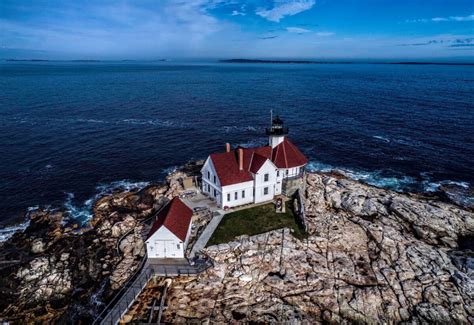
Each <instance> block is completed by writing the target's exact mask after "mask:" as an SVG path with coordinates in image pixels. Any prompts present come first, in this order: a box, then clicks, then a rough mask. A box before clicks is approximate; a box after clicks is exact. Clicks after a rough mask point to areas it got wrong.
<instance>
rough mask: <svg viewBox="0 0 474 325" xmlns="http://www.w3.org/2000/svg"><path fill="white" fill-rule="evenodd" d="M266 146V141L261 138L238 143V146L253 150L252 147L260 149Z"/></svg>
mask: <svg viewBox="0 0 474 325" xmlns="http://www.w3.org/2000/svg"><path fill="white" fill-rule="evenodd" d="M267 144H268V141H267V140H265V139H262V138H258V139H253V140H250V141H247V142H243V143H239V144H238V145H239V146H241V147H244V148H253V147H261V146H265V145H267Z"/></svg>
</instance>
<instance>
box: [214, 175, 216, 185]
mask: <svg viewBox="0 0 474 325" xmlns="http://www.w3.org/2000/svg"><path fill="white" fill-rule="evenodd" d="M214 184H216V176H214Z"/></svg>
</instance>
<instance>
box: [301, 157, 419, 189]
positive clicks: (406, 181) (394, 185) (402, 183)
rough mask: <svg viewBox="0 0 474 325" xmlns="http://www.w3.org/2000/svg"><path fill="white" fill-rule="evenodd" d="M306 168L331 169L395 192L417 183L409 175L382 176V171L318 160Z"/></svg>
mask: <svg viewBox="0 0 474 325" xmlns="http://www.w3.org/2000/svg"><path fill="white" fill-rule="evenodd" d="M307 168H308V170H309V171H319V172H326V173H327V172H331V171H335V172H339V173H341V174H343V175H344V176H347V177H349V178H351V179H354V180H357V181H361V182H364V183H366V184H369V185H373V186H377V187H381V188H386V189H389V190H392V191H397V192H405V191H408V190H409V189H411V188H413V186H414V185H415V184H416V183H417V181H416V180H415V179H414V178H413V177H410V176H402V177H395V176H384V175H383V172H382V171H373V172H368V171H358V170H352V169H348V168H339V167H334V166H331V165H328V164H324V163H319V162H310V163H309V164H308V166H307Z"/></svg>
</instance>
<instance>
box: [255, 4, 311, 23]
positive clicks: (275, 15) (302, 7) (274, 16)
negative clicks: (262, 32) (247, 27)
mask: <svg viewBox="0 0 474 325" xmlns="http://www.w3.org/2000/svg"><path fill="white" fill-rule="evenodd" d="M314 4H315V1H314V0H293V1H281V0H280V1H275V5H274V7H273V8H272V9H263V8H259V9H257V10H256V11H255V14H257V15H258V16H260V17H263V18H265V19H267V20H269V21H273V22H276V23H278V22H280V20H281V19H283V18H284V17H285V16H294V15H296V14H299V13H300V12H303V11H306V10H309V9H311V8H312V7H313V6H314Z"/></svg>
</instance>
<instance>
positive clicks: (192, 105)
mask: <svg viewBox="0 0 474 325" xmlns="http://www.w3.org/2000/svg"><path fill="white" fill-rule="evenodd" d="M0 68H1V73H0V155H1V156H0V197H1V200H0V220H8V219H11V218H13V217H16V216H18V215H22V214H23V213H24V212H25V211H26V210H27V209H28V208H29V207H34V206H38V205H40V206H41V205H52V206H53V207H55V206H63V205H64V204H66V207H67V208H68V209H69V210H70V211H71V213H72V215H74V216H75V217H77V218H82V219H84V218H87V216H88V213H89V212H88V211H89V210H88V209H89V208H90V204H91V202H92V201H91V200H90V199H91V198H93V197H94V195H96V194H97V193H99V192H102V191H105V190H107V189H110V188H112V187H115V186H133V183H135V182H150V181H157V180H160V179H162V178H163V176H164V175H165V174H166V172H167V170H169V169H170V168H172V167H173V166H178V165H181V164H182V163H183V162H186V161H188V160H190V159H196V158H204V157H206V155H207V154H208V153H210V152H213V151H219V150H223V149H224V143H225V142H231V143H232V144H245V145H253V144H264V143H265V141H266V138H265V137H264V136H263V128H264V127H265V126H267V124H268V123H269V111H270V109H273V111H274V112H278V113H279V114H280V115H281V117H282V118H283V120H284V121H285V122H286V124H287V125H288V126H289V127H290V138H291V139H292V140H293V141H294V142H295V143H296V144H297V145H298V146H299V147H300V148H301V149H302V151H303V152H304V153H305V154H306V155H307V156H308V157H309V158H310V160H311V161H312V164H311V167H312V168H316V169H327V168H339V169H342V170H344V171H345V172H346V173H348V174H349V175H352V176H353V177H355V178H359V179H362V180H365V181H367V182H369V183H372V184H378V185H380V186H385V187H390V188H393V189H396V190H409V191H422V190H429V189H430V188H431V189H432V188H436V186H437V185H439V184H441V183H447V182H457V183H458V184H460V185H461V186H469V185H470V184H474V164H473V161H474V67H472V66H417V65H373V64H353V65H344V64H340V65H339V64H328V65H275V64H249V65H244V64H240V65H239V64H226V63H222V64H187V65H179V64H176V65H175V64H171V63H155V64H153V63H52V62H51V63H3V64H1V65H0ZM141 185H143V183H142V184H138V185H137V186H141ZM87 200H89V201H87Z"/></svg>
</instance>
